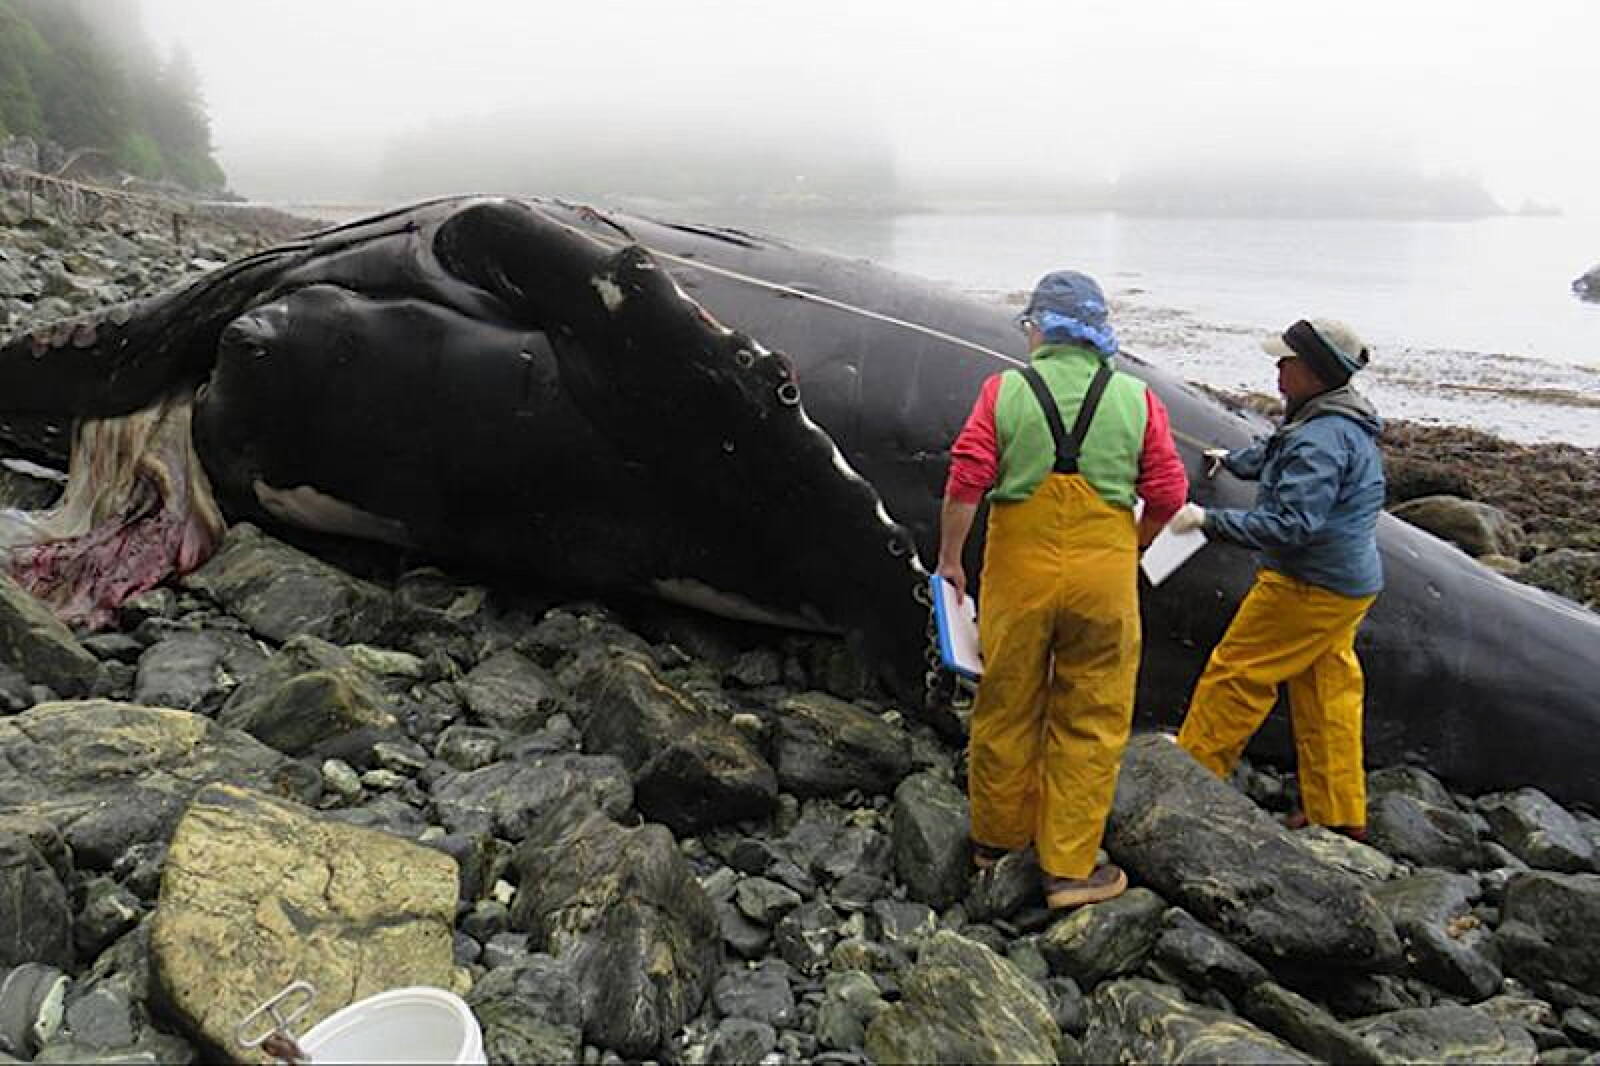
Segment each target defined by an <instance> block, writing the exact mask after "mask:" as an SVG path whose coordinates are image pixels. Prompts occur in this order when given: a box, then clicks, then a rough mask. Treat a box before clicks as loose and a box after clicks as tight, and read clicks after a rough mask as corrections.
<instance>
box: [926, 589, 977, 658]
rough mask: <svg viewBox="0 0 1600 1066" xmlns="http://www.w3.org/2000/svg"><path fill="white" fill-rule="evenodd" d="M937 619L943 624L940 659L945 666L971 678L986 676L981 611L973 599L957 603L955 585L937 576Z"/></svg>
mask: <svg viewBox="0 0 1600 1066" xmlns="http://www.w3.org/2000/svg"><path fill="white" fill-rule="evenodd" d="M931 584H932V586H933V596H934V616H935V618H936V619H937V620H938V624H939V656H940V658H941V659H943V660H944V665H945V666H947V667H949V668H950V669H952V670H955V671H956V672H957V673H961V674H965V675H967V676H968V677H982V676H983V651H982V648H981V647H980V645H979V643H978V612H977V605H976V602H975V601H974V600H973V598H972V597H971V596H963V597H961V602H960V603H957V602H956V589H955V586H954V585H952V584H950V582H948V581H946V580H945V579H944V578H942V577H940V576H938V575H937V574H935V575H934V576H933V577H932V579H931Z"/></svg>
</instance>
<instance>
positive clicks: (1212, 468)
mask: <svg viewBox="0 0 1600 1066" xmlns="http://www.w3.org/2000/svg"><path fill="white" fill-rule="evenodd" d="M1200 454H1201V455H1203V456H1205V460H1206V477H1208V478H1212V477H1216V476H1217V471H1218V470H1221V469H1222V460H1224V459H1226V458H1227V457H1228V449H1226V448H1207V449H1206V450H1205V451H1203V452H1201V453H1200Z"/></svg>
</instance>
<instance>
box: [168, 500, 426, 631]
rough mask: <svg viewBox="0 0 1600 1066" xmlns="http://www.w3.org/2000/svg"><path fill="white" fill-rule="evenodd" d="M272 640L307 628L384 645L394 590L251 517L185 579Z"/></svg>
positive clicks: (187, 585) (391, 617) (392, 616)
mask: <svg viewBox="0 0 1600 1066" xmlns="http://www.w3.org/2000/svg"><path fill="white" fill-rule="evenodd" d="M182 583H183V585H184V587H185V588H190V589H195V590H196V591H199V592H204V593H205V594H206V595H208V596H210V597H211V598H212V599H213V600H215V601H216V602H217V603H219V604H221V605H222V606H223V607H224V608H226V609H227V611H228V613H230V614H232V615H234V616H235V617H237V618H240V619H242V620H243V621H244V622H246V623H247V624H248V625H249V626H250V628H251V629H253V630H255V631H256V632H257V633H260V634H261V635H262V636H264V637H266V638H267V639H269V640H273V641H276V642H278V643H282V642H284V641H286V640H288V639H289V638H290V637H293V636H296V635H299V634H307V635H309V636H313V637H320V638H322V639H323V640H326V641H329V642H331V643H333V644H382V643H383V642H384V640H383V638H384V635H385V634H386V632H387V631H388V630H389V629H390V627H391V626H392V624H393V622H394V619H395V617H396V611H397V608H396V605H395V600H394V597H393V596H392V595H390V594H389V593H388V592H387V591H386V590H384V589H381V588H379V587H378V586H377V585H374V584H372V583H371V582H367V581H362V580H360V579H359V578H354V577H351V576H350V575H349V574H346V573H345V572H344V571H342V570H339V569H337V568H336V567H333V566H329V565H328V564H327V563H324V562H322V561H321V560H320V559H316V558H314V557H312V556H310V555H307V554H306V553H305V552H303V551H300V550H298V549H296V548H292V547H290V546H289V545H287V544H284V543H283V542H282V541H279V540H275V539H274V538H272V537H269V536H267V535H266V534H265V533H263V532H261V530H259V529H257V528H256V527H255V526H253V525H250V524H249V523H248V522H241V523H239V524H238V525H235V526H232V527H230V528H229V530H228V535H227V536H226V537H225V538H224V539H223V542H222V546H221V547H220V548H219V549H217V553H216V554H215V555H213V556H212V557H211V558H210V559H209V560H207V561H206V563H205V565H204V566H202V567H200V568H199V569H198V570H195V571H193V572H192V573H190V574H188V575H186V576H185V577H184V578H183V579H182Z"/></svg>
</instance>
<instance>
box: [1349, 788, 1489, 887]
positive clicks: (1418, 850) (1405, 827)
mask: <svg viewBox="0 0 1600 1066" xmlns="http://www.w3.org/2000/svg"><path fill="white" fill-rule="evenodd" d="M1367 788H1368V800H1367V836H1368V839H1369V840H1370V841H1371V842H1372V844H1373V845H1374V846H1375V847H1377V848H1380V849H1382V851H1383V852H1384V853H1385V854H1387V855H1391V856H1393V857H1394V858H1397V859H1404V860H1405V861H1406V862H1410V863H1415V864H1416V865H1418V866H1442V867H1445V868H1446V869H1451V870H1470V869H1473V868H1475V867H1477V866H1478V864H1479V862H1480V860H1481V855H1482V848H1481V847H1480V845H1479V842H1478V830H1477V827H1476V826H1475V825H1474V823H1473V820H1472V818H1471V817H1470V816H1468V815H1467V814H1466V813H1465V812H1463V811H1462V810H1461V809H1460V808H1459V807H1457V806H1456V802H1455V800H1454V799H1453V798H1451V796H1450V793H1449V792H1448V791H1447V790H1446V789H1445V787H1444V786H1443V785H1442V784H1440V783H1439V781H1438V780H1437V779H1436V778H1435V777H1433V775H1431V774H1429V773H1428V772H1426V771H1425V770H1419V769H1416V768H1415V767H1409V766H1406V767H1393V768H1390V769H1386V770H1379V771H1376V772H1375V773H1372V774H1369V775H1368V776H1367Z"/></svg>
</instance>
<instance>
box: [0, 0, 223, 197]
mask: <svg viewBox="0 0 1600 1066" xmlns="http://www.w3.org/2000/svg"><path fill="white" fill-rule="evenodd" d="M24 135H26V136H30V137H34V138H36V139H40V138H43V139H48V140H51V141H55V142H57V143H58V144H60V145H62V146H63V147H65V148H67V149H93V150H96V151H98V152H99V153H103V155H104V157H105V161H106V162H109V163H110V164H111V165H113V166H115V167H118V168H120V169H122V170H125V171H127V172H128V173H130V174H134V175H137V176H138V177H141V178H147V179H150V180H152V181H160V180H166V181H173V182H176V183H178V184H180V185H183V186H186V187H188V188H190V189H194V190H198V191H206V192H211V191H217V190H220V189H221V188H222V187H223V186H224V185H225V184H226V177H225V176H224V174H223V172H222V168H221V167H220V166H218V165H217V161H216V159H215V158H214V157H213V155H212V148H211V119H210V116H209V115H208V114H207V113H206V106H205V101H204V99H203V97H202V96H201V92H200V79H199V75H198V73H197V71H196V69H195V66H194V63H193V61H192V60H191V59H190V57H189V55H188V53H187V52H185V51H184V50H183V49H181V48H178V49H174V50H173V52H172V53H171V55H169V56H168V57H166V58H165V59H164V60H163V59H160V58H158V57H157V56H156V54H155V50H154V48H153V46H152V45H151V44H150V42H149V39H148V38H147V37H146V36H145V34H144V33H143V31H142V29H141V28H140V25H139V19H138V7H137V3H136V0H0V140H4V139H5V138H7V137H9V136H24Z"/></svg>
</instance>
